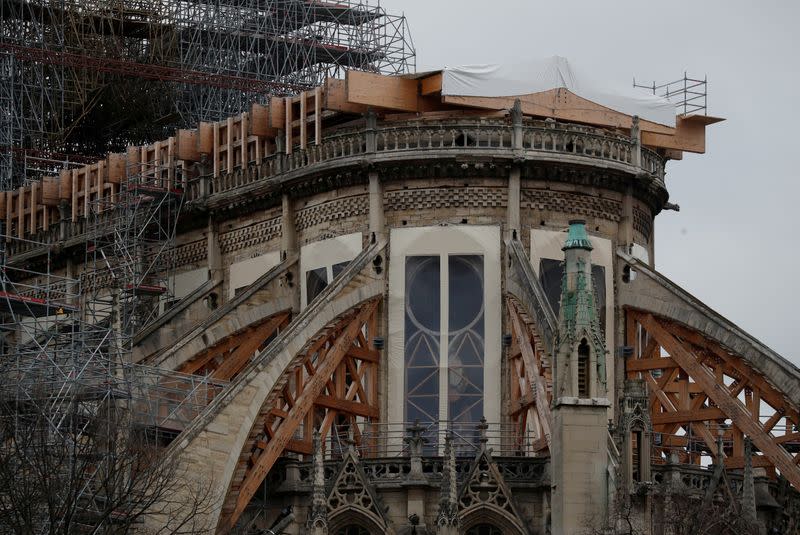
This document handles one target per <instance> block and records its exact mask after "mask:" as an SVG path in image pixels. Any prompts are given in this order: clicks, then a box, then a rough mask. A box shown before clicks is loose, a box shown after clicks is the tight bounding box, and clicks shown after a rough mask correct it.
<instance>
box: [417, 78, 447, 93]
mask: <svg viewBox="0 0 800 535" xmlns="http://www.w3.org/2000/svg"><path fill="white" fill-rule="evenodd" d="M441 91H442V73H441V72H437V73H436V74H433V75H431V76H426V77H425V78H423V79H422V80H420V95H432V94H434V93H440V92H441Z"/></svg>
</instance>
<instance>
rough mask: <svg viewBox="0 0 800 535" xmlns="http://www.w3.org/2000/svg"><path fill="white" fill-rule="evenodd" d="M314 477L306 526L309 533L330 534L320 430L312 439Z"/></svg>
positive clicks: (315, 432)
mask: <svg viewBox="0 0 800 535" xmlns="http://www.w3.org/2000/svg"><path fill="white" fill-rule="evenodd" d="M312 445H313V446H312V447H313V450H314V453H313V477H312V495H311V510H310V511H309V513H308V521H307V522H306V526H307V528H308V531H309V533H312V534H313V535H323V534H326V533H328V503H327V502H328V500H327V497H326V493H325V465H324V463H323V456H322V440H321V438H320V434H319V431H318V430H316V429H315V430H314V436H313V438H312Z"/></svg>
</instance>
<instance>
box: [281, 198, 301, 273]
mask: <svg viewBox="0 0 800 535" xmlns="http://www.w3.org/2000/svg"><path fill="white" fill-rule="evenodd" d="M281 209H282V211H281V260H285V259H286V258H287V257H289V256H290V255H293V254H296V253H297V252H298V251H297V231H296V230H295V226H294V207H293V206H292V200H291V199H290V198H289V196H288V195H286V194H284V195H283V198H282V199H281Z"/></svg>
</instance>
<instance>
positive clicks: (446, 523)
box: [436, 433, 459, 535]
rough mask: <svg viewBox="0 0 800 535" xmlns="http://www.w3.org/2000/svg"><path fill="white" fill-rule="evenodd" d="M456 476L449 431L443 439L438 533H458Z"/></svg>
mask: <svg viewBox="0 0 800 535" xmlns="http://www.w3.org/2000/svg"><path fill="white" fill-rule="evenodd" d="M457 477H458V474H457V473H456V454H455V450H454V449H453V436H452V434H451V433H447V436H446V437H445V439H444V463H443V465H442V487H441V490H440V498H439V513H438V514H437V515H436V533H437V534H438V535H458V527H459V522H458V485H457V483H458V481H457Z"/></svg>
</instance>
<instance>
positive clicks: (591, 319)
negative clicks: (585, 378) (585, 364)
mask: <svg viewBox="0 0 800 535" xmlns="http://www.w3.org/2000/svg"><path fill="white" fill-rule="evenodd" d="M591 250H592V244H591V242H590V241H589V236H588V235H587V234H586V226H585V223H584V221H580V220H573V221H570V222H569V233H568V234H567V239H566V241H565V242H564V247H562V251H565V264H564V278H563V279H562V285H561V306H560V311H559V328H558V331H559V332H558V346H559V348H560V350H562V351H565V352H566V354H569V353H571V351H572V349H573V348H574V346H575V344H577V343H578V342H579V341H580V340H581V339H582V338H586V339H587V341H588V342H589V344H590V345H591V346H592V347H593V349H594V352H595V355H596V356H597V359H596V362H597V377H598V379H599V380H600V382H601V383H603V384H605V378H606V370H605V339H604V338H605V337H604V336H603V333H602V330H601V328H600V316H599V314H598V311H597V302H596V300H595V292H594V284H593V281H592V267H591V252H590V251H591Z"/></svg>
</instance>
